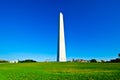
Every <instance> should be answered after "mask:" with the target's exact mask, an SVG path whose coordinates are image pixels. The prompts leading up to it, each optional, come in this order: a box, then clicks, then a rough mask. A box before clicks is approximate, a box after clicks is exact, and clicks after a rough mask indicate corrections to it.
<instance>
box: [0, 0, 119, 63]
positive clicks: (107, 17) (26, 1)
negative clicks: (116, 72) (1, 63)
mask: <svg viewBox="0 0 120 80" xmlns="http://www.w3.org/2000/svg"><path fill="white" fill-rule="evenodd" d="M119 4H120V1H119V0H0V59H6V60H16V59H20V60H23V59H35V60H38V61H45V60H46V59H49V60H50V61H53V60H54V61H55V60H56V58H57V43H58V25H59V13H60V12H62V13H63V15H64V23H65V37H66V51H67V52H66V53H67V59H68V60H70V59H72V58H80V59H88V60H89V59H93V58H95V59H105V60H109V59H112V58H116V57H117V55H118V53H119V52H120V5H119Z"/></svg>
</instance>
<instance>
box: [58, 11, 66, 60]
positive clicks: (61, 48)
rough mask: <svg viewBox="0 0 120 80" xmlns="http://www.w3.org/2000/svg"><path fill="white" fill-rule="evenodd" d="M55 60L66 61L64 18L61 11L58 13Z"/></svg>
mask: <svg viewBox="0 0 120 80" xmlns="http://www.w3.org/2000/svg"><path fill="white" fill-rule="evenodd" d="M57 61H58V62H66V49H65V35H64V20H63V14H62V12H60V15H59V34H58V53H57Z"/></svg>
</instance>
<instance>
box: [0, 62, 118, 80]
mask: <svg viewBox="0 0 120 80" xmlns="http://www.w3.org/2000/svg"><path fill="white" fill-rule="evenodd" d="M0 80H120V63H57V62H53V63H52V62H51V63H47V62H46V63H18V64H0Z"/></svg>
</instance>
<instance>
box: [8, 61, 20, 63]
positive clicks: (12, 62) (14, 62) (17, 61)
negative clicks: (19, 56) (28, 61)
mask: <svg viewBox="0 0 120 80" xmlns="http://www.w3.org/2000/svg"><path fill="white" fill-rule="evenodd" d="M18 62H19V61H18V60H13V61H9V63H18Z"/></svg>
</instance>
